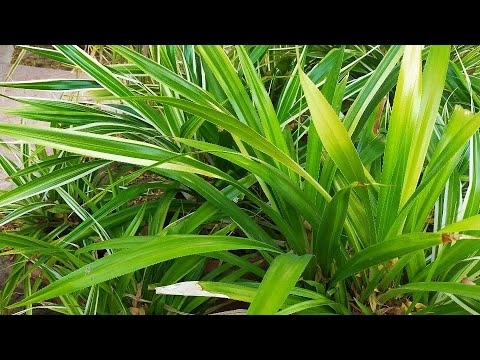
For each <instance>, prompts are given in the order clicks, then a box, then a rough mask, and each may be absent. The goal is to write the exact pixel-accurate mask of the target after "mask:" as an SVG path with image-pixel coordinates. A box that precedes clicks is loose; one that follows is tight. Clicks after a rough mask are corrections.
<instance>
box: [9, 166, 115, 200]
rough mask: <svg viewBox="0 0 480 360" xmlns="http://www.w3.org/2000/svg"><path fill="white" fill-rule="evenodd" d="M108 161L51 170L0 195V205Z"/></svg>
mask: <svg viewBox="0 0 480 360" xmlns="http://www.w3.org/2000/svg"><path fill="white" fill-rule="evenodd" d="M107 163H108V162H107V161H103V160H94V161H89V162H85V163H82V164H78V165H73V166H68V167H65V168H63V169H60V170H57V171H54V172H51V173H50V174H47V175H43V176H42V177H39V178H36V179H34V180H32V181H30V182H28V183H26V184H24V185H21V186H19V187H17V188H15V189H12V190H10V191H9V192H7V193H5V194H3V195H0V206H5V205H8V204H12V203H14V202H17V201H20V200H23V199H27V198H29V197H32V196H34V195H37V194H41V193H43V192H46V191H48V190H51V189H55V188H57V187H59V186H62V185H65V184H68V183H70V182H72V181H75V180H77V179H80V178H82V177H84V176H86V175H88V174H90V173H92V172H94V171H95V170H98V169H100V168H101V167H102V166H105V165H106V164H107Z"/></svg>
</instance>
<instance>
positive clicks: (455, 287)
mask: <svg viewBox="0 0 480 360" xmlns="http://www.w3.org/2000/svg"><path fill="white" fill-rule="evenodd" d="M419 291H420V292H423V291H435V292H443V293H447V294H453V295H457V296H465V297H468V298H472V299H476V300H480V286H478V285H469V284H456V283H450V282H419V283H410V284H407V285H404V286H401V287H399V288H397V289H390V290H388V291H387V292H386V293H385V294H382V295H380V296H379V297H378V301H380V302H382V303H383V302H385V301H387V300H389V299H391V298H393V297H396V296H398V295H401V294H405V293H415V292H419Z"/></svg>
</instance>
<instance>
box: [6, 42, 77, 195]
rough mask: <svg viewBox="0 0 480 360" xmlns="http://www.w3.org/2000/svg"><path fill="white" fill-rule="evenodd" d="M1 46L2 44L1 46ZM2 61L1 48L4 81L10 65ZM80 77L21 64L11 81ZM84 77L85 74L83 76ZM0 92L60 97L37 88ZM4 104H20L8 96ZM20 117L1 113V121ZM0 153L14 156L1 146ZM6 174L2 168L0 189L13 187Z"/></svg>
mask: <svg viewBox="0 0 480 360" xmlns="http://www.w3.org/2000/svg"><path fill="white" fill-rule="evenodd" d="M0 47H1V46H0ZM2 61H5V59H4V58H2V51H1V49H0V79H1V81H3V80H4V79H5V76H6V75H7V73H8V70H9V65H6V64H5V63H3V64H2ZM78 77H80V76H79V74H78V73H77V72H73V71H65V70H57V69H51V68H39V67H32V66H24V65H19V66H18V67H17V68H16V69H15V72H14V73H13V74H12V76H11V79H9V81H22V80H41V79H75V78H78ZM82 77H83V76H82ZM0 94H5V95H10V96H32V97H43V98H58V97H59V96H60V94H61V93H60V92H51V91H38V90H37V91H35V90H23V89H9V88H0ZM4 106H18V103H17V102H15V101H12V100H9V99H6V98H1V97H0V107H4ZM20 121H21V120H20V119H19V118H17V117H14V116H9V115H5V114H1V113H0V122H8V123H17V124H18V123H20ZM24 122H25V123H27V124H31V125H40V126H48V123H47V122H43V121H32V120H24ZM0 155H4V156H8V157H9V158H10V159H12V160H14V158H13V157H12V156H11V154H9V152H8V151H6V150H5V149H3V148H1V147H0ZM5 176H6V174H5V173H4V172H3V171H1V170H0V190H2V189H10V188H11V187H12V185H11V183H10V182H8V181H5V180H4V178H5Z"/></svg>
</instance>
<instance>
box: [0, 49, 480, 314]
mask: <svg viewBox="0 0 480 360" xmlns="http://www.w3.org/2000/svg"><path fill="white" fill-rule="evenodd" d="M22 48H23V49H24V50H26V51H30V52H34V53H38V54H41V55H44V56H46V57H49V58H51V59H55V60H56V61H58V62H60V63H62V64H63V66H69V67H71V68H73V69H77V70H80V71H82V72H83V73H84V74H86V76H84V77H82V78H81V79H71V80H61V79H60V80H59V79H55V80H51V79H45V80H42V81H23V82H3V83H1V84H0V85H1V86H2V87H11V88H21V89H35V90H43V91H45V90H48V91H55V92H59V93H62V96H61V97H60V98H59V99H49V98H46V97H45V98H41V97H39V98H37V97H35V98H33V97H11V98H12V99H14V100H16V101H17V102H18V103H19V106H17V107H9V108H4V109H2V110H3V111H4V112H6V113H8V114H11V115H15V116H18V117H21V118H24V119H32V120H40V121H44V122H47V123H48V125H49V126H31V125H26V124H9V123H0V135H1V136H3V137H4V138H8V139H15V140H19V141H16V142H12V141H6V142H4V143H2V144H1V145H2V146H3V147H5V148H7V149H8V150H9V152H10V153H11V155H12V156H4V157H0V165H1V166H2V168H3V169H4V171H5V172H6V173H7V174H8V175H9V178H10V180H11V181H12V182H13V183H14V184H15V188H14V189H13V190H10V191H4V192H3V193H2V194H0V211H1V213H3V218H2V219H0V225H2V226H4V225H6V224H10V225H12V224H14V225H15V226H13V227H11V228H9V229H7V230H3V231H2V232H1V233H0V249H3V250H1V251H2V252H1V253H0V255H2V256H12V255H14V257H15V265H14V266H13V268H12V272H11V274H10V277H9V279H8V281H7V283H6V285H5V286H4V287H3V289H2V290H1V292H0V311H2V312H4V313H7V312H8V311H9V309H13V308H15V309H17V310H16V311H19V312H20V313H32V308H33V307H47V308H50V309H52V310H54V311H57V312H60V313H65V314H145V313H146V314H184V313H192V314H209V313H218V312H227V313H230V312H232V311H233V312H234V313H242V310H239V309H247V310H246V313H247V314H295V313H297V314H359V313H362V314H385V313H388V314H391V313H394V314H400V313H401V314H407V313H413V314H469V313H471V314H476V313H477V312H479V311H480V287H479V286H478V285H477V282H478V281H479V280H478V278H479V275H480V263H479V260H480V257H479V251H480V241H479V239H480V238H479V236H480V215H479V210H480V134H479V132H478V129H479V127H480V115H478V111H479V109H480V99H479V94H480V78H479V74H480V68H479V67H478V64H479V62H480V48H479V47H472V46H455V47H450V46H426V47H422V46H311V45H310V46H117V45H115V46H92V47H89V48H87V50H88V51H89V52H88V53H87V52H86V51H85V50H84V49H81V48H80V47H78V46H67V45H58V46H55V48H54V49H53V50H52V49H42V48H37V47H31V46H23V47H22ZM18 286H22V287H23V291H24V293H25V296H24V298H23V299H21V300H20V301H19V302H16V303H14V304H12V303H11V297H12V294H13V293H14V291H15V289H16V288H17V287H18ZM18 309H20V310H18ZM21 309H25V310H21Z"/></svg>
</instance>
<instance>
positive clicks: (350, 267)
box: [330, 233, 442, 285]
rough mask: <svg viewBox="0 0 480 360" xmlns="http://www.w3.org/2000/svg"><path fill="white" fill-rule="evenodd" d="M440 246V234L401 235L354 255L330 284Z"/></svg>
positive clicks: (342, 266) (337, 272)
mask: <svg viewBox="0 0 480 360" xmlns="http://www.w3.org/2000/svg"><path fill="white" fill-rule="evenodd" d="M440 244H442V234H439V233H412V234H404V235H399V236H397V237H395V238H394V239H392V240H387V241H384V242H382V243H378V244H374V245H371V246H369V247H367V248H365V249H364V250H362V251H360V252H358V253H357V254H355V255H353V256H352V257H351V258H350V259H348V260H347V261H346V262H345V263H344V264H342V265H341V266H340V267H339V268H338V270H337V271H336V272H335V274H334V275H333V277H332V279H331V282H330V283H331V284H332V285H333V284H335V283H337V282H338V281H340V280H343V279H345V278H346V277H348V276H350V275H353V274H355V273H357V272H359V271H362V270H364V269H367V268H369V267H370V266H373V265H377V264H380V263H382V262H384V261H387V260H390V259H393V258H395V257H398V256H402V255H406V254H409V253H411V252H414V251H418V250H422V249H427V248H429V247H432V246H435V245H440Z"/></svg>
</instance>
